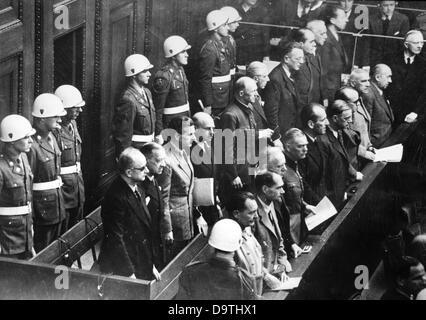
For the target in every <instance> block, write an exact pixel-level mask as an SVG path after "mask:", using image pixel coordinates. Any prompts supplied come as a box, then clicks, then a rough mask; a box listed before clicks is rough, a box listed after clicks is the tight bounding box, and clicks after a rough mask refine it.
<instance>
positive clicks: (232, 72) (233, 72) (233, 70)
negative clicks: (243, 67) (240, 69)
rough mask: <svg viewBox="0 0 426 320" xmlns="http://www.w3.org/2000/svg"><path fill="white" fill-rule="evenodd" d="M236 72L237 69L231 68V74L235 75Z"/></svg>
mask: <svg viewBox="0 0 426 320" xmlns="http://www.w3.org/2000/svg"><path fill="white" fill-rule="evenodd" d="M236 73H237V69H235V68H233V69H231V76H235V74H236Z"/></svg>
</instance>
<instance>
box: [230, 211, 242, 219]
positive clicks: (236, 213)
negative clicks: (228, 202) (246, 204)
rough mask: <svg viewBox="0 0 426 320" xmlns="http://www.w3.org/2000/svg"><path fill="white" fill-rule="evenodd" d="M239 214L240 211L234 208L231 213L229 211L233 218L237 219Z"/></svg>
mask: <svg viewBox="0 0 426 320" xmlns="http://www.w3.org/2000/svg"><path fill="white" fill-rule="evenodd" d="M239 215H240V212H239V211H238V210H234V211H232V213H231V216H232V217H233V218H234V219H235V220H238V217H239Z"/></svg>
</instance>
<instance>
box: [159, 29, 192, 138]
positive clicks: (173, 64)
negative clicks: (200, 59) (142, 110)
mask: <svg viewBox="0 0 426 320" xmlns="http://www.w3.org/2000/svg"><path fill="white" fill-rule="evenodd" d="M189 49H191V46H190V45H189V44H188V42H186V40H185V39H184V38H182V37H180V36H171V37H169V38H167V39H166V41H164V56H165V58H166V59H167V62H166V64H165V65H164V66H163V67H162V68H161V70H160V71H158V72H157V73H156V74H155V77H154V84H153V90H152V93H153V96H154V105H155V109H156V110H157V113H156V120H157V123H156V130H157V132H161V131H163V129H165V128H167V127H168V125H169V122H170V121H171V120H172V119H173V118H175V117H180V116H187V117H189V116H190V107H189V102H188V99H189V98H188V97H189V96H188V79H187V78H186V74H185V70H184V67H185V66H187V65H188V58H189V55H188V50H189Z"/></svg>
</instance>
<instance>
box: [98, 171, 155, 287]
mask: <svg viewBox="0 0 426 320" xmlns="http://www.w3.org/2000/svg"><path fill="white" fill-rule="evenodd" d="M138 189H139V192H140V193H141V196H142V201H141V202H140V201H138V200H137V199H136V196H135V194H134V193H133V191H132V190H131V189H130V187H129V186H128V184H127V183H126V182H125V181H124V180H123V179H122V178H121V176H119V177H117V179H116V180H115V181H114V182H113V184H112V186H111V188H110V189H109V190H108V192H107V194H106V195H105V200H104V202H103V204H102V211H101V216H102V222H103V225H104V234H105V235H104V241H103V243H102V247H101V252H100V255H99V264H100V267H101V271H102V272H104V273H113V274H115V275H120V276H125V277H128V276H131V275H132V274H135V275H136V277H137V278H139V279H146V280H152V279H153V274H152V269H153V253H152V229H151V216H150V214H149V211H148V208H147V207H146V203H145V194H144V192H143V190H142V189H141V188H139V187H138Z"/></svg>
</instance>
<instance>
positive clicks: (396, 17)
mask: <svg viewBox="0 0 426 320" xmlns="http://www.w3.org/2000/svg"><path fill="white" fill-rule="evenodd" d="M408 30H410V23H409V21H408V18H407V16H406V15H404V14H402V13H399V12H397V11H395V12H394V14H393V16H392V19H391V20H390V22H389V28H388V31H387V32H386V35H387V36H393V37H402V38H403V37H404V36H405V34H406V33H407V32H408ZM369 33H370V34H379V35H383V21H382V17H381V13H380V12H377V11H375V12H374V13H373V14H372V15H370V26H369ZM401 47H402V41H401V40H397V39H385V38H370V40H369V42H368V45H367V46H366V49H365V50H364V52H365V53H366V55H367V56H368V57H369V65H370V66H371V67H374V66H375V65H376V64H378V63H385V64H389V63H390V62H391V61H392V60H393V56H394V55H395V52H397V51H399V50H400V49H401Z"/></svg>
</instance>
